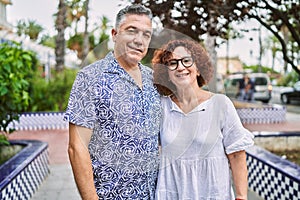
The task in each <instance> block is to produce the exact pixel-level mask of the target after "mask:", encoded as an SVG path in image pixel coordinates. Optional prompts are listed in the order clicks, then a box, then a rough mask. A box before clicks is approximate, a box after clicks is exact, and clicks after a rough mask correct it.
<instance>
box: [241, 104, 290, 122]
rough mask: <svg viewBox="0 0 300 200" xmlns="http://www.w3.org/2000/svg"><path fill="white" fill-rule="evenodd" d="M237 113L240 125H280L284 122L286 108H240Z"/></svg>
mask: <svg viewBox="0 0 300 200" xmlns="http://www.w3.org/2000/svg"><path fill="white" fill-rule="evenodd" d="M237 113H238V115H239V117H240V119H241V121H242V123H250V124H266V123H280V122H284V121H285V120H286V118H285V117H286V107H283V106H278V107H275V106H272V107H263V108H240V109H237Z"/></svg>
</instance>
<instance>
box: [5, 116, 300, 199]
mask: <svg viewBox="0 0 300 200" xmlns="http://www.w3.org/2000/svg"><path fill="white" fill-rule="evenodd" d="M286 118H287V121H286V122H283V123H278V124H245V127H246V128H248V129H249V130H250V131H271V132H278V131H300V114H291V113H288V114H287V117H286ZM10 139H35V140H41V141H45V142H48V144H49V159H50V174H49V176H48V177H47V178H46V180H45V181H44V183H43V184H42V185H41V187H40V188H39V190H38V191H37V193H36V194H35V195H34V196H33V197H32V199H33V200H65V199H72V200H77V199H78V200H79V199H81V198H80V196H79V194H78V191H77V188H76V185H75V182H74V178H73V174H72V170H71V167H70V162H69V159H68V154H67V147H68V130H67V129H63V130H42V131H40V130H38V131H17V132H15V133H13V134H11V136H10ZM248 199H249V200H262V199H261V198H260V197H258V196H257V195H256V194H255V193H253V192H251V191H249V196H248Z"/></svg>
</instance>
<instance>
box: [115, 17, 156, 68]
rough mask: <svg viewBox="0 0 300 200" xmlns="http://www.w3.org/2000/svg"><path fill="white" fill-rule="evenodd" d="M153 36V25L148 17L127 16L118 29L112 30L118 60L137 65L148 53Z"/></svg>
mask: <svg viewBox="0 0 300 200" xmlns="http://www.w3.org/2000/svg"><path fill="white" fill-rule="evenodd" d="M151 35H152V24H151V20H150V19H149V17H148V16H146V15H132V14H127V15H126V16H125V18H124V19H123V21H121V24H120V26H119V27H118V29H117V30H116V29H113V30H112V36H113V41H114V42H115V46H114V54H115V56H116V58H117V59H118V60H121V61H122V62H125V63H131V64H137V63H138V62H139V61H141V60H142V58H143V57H144V56H145V55H146V53H147V50H148V46H149V43H150V40H151Z"/></svg>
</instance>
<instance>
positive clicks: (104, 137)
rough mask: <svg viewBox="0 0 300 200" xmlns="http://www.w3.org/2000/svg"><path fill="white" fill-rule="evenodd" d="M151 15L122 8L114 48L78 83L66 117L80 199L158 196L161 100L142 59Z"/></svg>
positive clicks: (85, 71)
mask: <svg viewBox="0 0 300 200" xmlns="http://www.w3.org/2000/svg"><path fill="white" fill-rule="evenodd" d="M151 18H152V13H151V11H150V10H149V9H146V8H145V7H143V6H141V5H132V6H127V7H126V8H124V9H122V10H120V11H119V13H118V14H117V18H116V25H115V28H114V29H112V32H111V33H112V38H113V41H114V51H113V52H110V53H108V54H107V56H106V57H105V58H104V59H102V60H99V61H98V62H95V63H93V64H91V65H89V66H87V67H85V68H83V69H82V70H81V71H80V72H79V73H78V75H77V77H76V80H75V82H74V85H73V88H72V91H71V94H70V99H69V104H68V108H67V111H66V114H65V119H66V120H68V121H69V124H70V125H69V135H70V136H69V148H68V152H69V157H70V162H71V165H72V170H73V173H74V177H75V181H76V184H77V187H78V189H79V193H80V195H81V197H82V199H98V198H99V199H154V192H155V183H156V179H157V171H158V132H159V123H160V118H161V110H160V99H159V94H158V93H157V91H156V89H155V88H154V86H153V80H152V70H151V69H150V68H147V67H145V66H143V65H142V64H140V63H139V62H140V61H141V59H142V58H143V57H144V56H145V55H146V53H147V49H148V46H149V43H150V39H151V35H152V23H151ZM87 147H88V148H87Z"/></svg>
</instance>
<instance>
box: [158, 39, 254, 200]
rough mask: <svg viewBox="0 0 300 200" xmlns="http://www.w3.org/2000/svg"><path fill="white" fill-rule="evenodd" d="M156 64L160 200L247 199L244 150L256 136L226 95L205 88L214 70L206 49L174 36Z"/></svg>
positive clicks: (163, 49)
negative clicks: (160, 114)
mask: <svg viewBox="0 0 300 200" xmlns="http://www.w3.org/2000/svg"><path fill="white" fill-rule="evenodd" d="M152 63H153V70H154V83H155V84H156V85H157V87H158V90H159V92H160V93H161V95H162V99H161V101H162V109H163V121H162V125H161V131H160V140H161V141H160V142H161V165H160V170H159V178H158V183H157V194H156V195H157V196H156V198H157V199H158V200H167V199H170V200H181V199H193V200H200V199H203V200H204V199H205V200H208V199H211V200H217V199H218V200H233V199H235V198H236V199H247V191H248V180H247V176H248V172H247V164H246V153H245V149H246V148H248V147H250V146H251V145H253V135H252V134H251V133H250V132H249V131H248V130H246V129H245V128H244V127H243V125H242V123H241V121H240V118H239V116H238V115H237V112H236V110H235V108H234V106H233V103H232V102H231V100H230V99H229V98H228V97H227V96H225V95H223V94H214V93H211V92H209V91H206V90H204V89H202V88H201V87H202V86H204V85H205V84H207V83H208V81H209V80H210V78H211V76H212V73H213V67H212V65H211V62H210V58H209V57H208V54H207V52H206V51H205V50H204V48H203V47H202V46H201V45H200V44H199V43H196V42H194V41H191V40H173V41H170V42H169V43H167V44H166V45H164V46H163V47H162V48H161V49H158V50H156V51H155V54H154V57H153V60H152ZM231 175H232V179H231ZM232 185H234V187H235V191H236V196H235V195H234V193H233V189H232Z"/></svg>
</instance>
